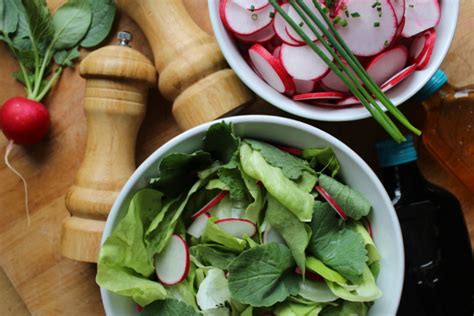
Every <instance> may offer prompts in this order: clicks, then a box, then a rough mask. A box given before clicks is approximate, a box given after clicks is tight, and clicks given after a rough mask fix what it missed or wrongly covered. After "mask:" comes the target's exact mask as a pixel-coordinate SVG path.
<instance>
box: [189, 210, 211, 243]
mask: <svg viewBox="0 0 474 316" xmlns="http://www.w3.org/2000/svg"><path fill="white" fill-rule="evenodd" d="M209 217H211V216H210V215H209V214H208V213H204V214H201V215H199V216H198V217H197V218H196V219H195V220H194V222H193V223H192V224H191V225H190V226H189V227H188V230H187V232H188V234H189V235H191V236H193V237H195V238H199V237H201V235H202V232H203V231H204V228H206V225H207V219H208V218H209Z"/></svg>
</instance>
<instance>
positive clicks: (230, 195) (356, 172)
mask: <svg viewBox="0 0 474 316" xmlns="http://www.w3.org/2000/svg"><path fill="white" fill-rule="evenodd" d="M403 275H404V253H403V242H402V236H401V232H400V227H399V223H398V219H397V216H396V214H395V211H394V208H393V206H392V204H391V201H390V199H389V197H388V195H387V193H386V191H385V190H384V188H383V186H382V184H381V183H380V181H379V180H378V178H377V176H376V175H375V174H374V172H373V171H372V170H371V169H370V168H369V166H368V165H367V164H366V163H365V162H364V161H363V160H362V159H361V158H360V157H359V156H358V155H357V154H356V153H355V152H354V151H352V150H351V149H350V148H349V147H347V146H346V145H344V144H343V143H342V142H340V141H339V140H337V139H336V138H334V137H332V136H330V135H329V134H327V133H325V132H323V131H321V130H319V129H317V128H315V127H312V126H310V125H307V124H304V123H301V122H298V121H294V120H290V119H286V118H280V117H274V116H262V115H249V116H239V117H230V118H226V119H223V120H219V121H215V122H210V123H207V124H204V125H201V126H198V127H195V128H193V129H191V130H189V131H186V132H184V133H182V134H181V135H179V136H177V137H175V138H173V139H172V140H170V141H169V142H167V143H166V144H165V145H163V146H162V147H160V148H159V149H158V150H156V151H155V152H154V153H153V154H151V155H150V157H149V158H148V159H146V160H145V161H144V162H143V164H142V165H141V166H140V167H139V168H138V169H137V170H136V171H135V173H134V174H133V175H132V176H131V177H130V179H129V180H128V182H127V183H126V184H125V186H124V187H123V189H122V191H121V192H120V194H119V196H118V198H117V200H116V202H115V204H114V206H113V208H112V210H111V213H110V215H109V217H108V220H107V224H106V227H105V231H104V236H103V243H102V248H101V253H100V258H99V263H98V274H97V282H98V284H99V285H100V286H101V294H102V300H103V304H104V308H105V311H106V314H107V315H145V316H146V315H269V314H274V315H318V314H320V315H352V314H357V315H361V316H362V315H384V316H385V315H395V313H396V311H397V307H398V303H399V299H400V295H401V290H402V285H403Z"/></svg>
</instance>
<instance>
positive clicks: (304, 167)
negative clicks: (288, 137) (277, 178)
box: [244, 139, 314, 180]
mask: <svg viewBox="0 0 474 316" xmlns="http://www.w3.org/2000/svg"><path fill="white" fill-rule="evenodd" d="M244 142H245V143H247V144H249V145H250V146H251V147H252V149H254V150H258V151H259V152H260V153H261V154H262V156H263V158H264V159H265V160H266V161H267V162H268V163H269V164H270V165H272V166H273V167H278V168H280V169H281V171H282V172H283V174H284V175H285V177H287V178H288V179H291V180H297V179H299V178H300V177H301V176H302V174H303V171H307V172H309V173H312V174H314V170H312V169H311V168H310V166H309V164H308V163H307V162H306V161H304V160H303V159H300V158H298V157H295V156H293V155H291V154H289V153H287V152H284V151H282V150H280V149H278V148H277V147H275V146H273V145H270V144H267V143H264V142H261V141H258V140H253V139H244Z"/></svg>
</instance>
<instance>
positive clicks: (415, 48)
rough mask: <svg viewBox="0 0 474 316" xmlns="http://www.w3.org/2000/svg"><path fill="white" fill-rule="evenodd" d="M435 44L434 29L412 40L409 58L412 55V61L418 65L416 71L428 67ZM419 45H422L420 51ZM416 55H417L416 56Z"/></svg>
mask: <svg viewBox="0 0 474 316" xmlns="http://www.w3.org/2000/svg"><path fill="white" fill-rule="evenodd" d="M423 39H424V40H423ZM435 42H436V31H435V30H434V29H430V30H428V31H426V32H424V33H423V34H421V35H419V36H417V37H416V38H415V39H414V40H413V42H412V47H411V48H410V57H411V56H412V55H413V59H412V60H413V62H414V63H416V64H418V68H417V69H424V68H425V67H426V66H427V65H428V63H429V61H430V59H431V55H432V54H433V49H434V45H435ZM421 44H423V48H421V51H420V49H419V46H420V45H421ZM416 53H418V55H417V54H416Z"/></svg>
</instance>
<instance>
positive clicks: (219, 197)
mask: <svg viewBox="0 0 474 316" xmlns="http://www.w3.org/2000/svg"><path fill="white" fill-rule="evenodd" d="M227 194H229V191H221V192H220V193H219V194H217V195H216V196H215V197H214V198H213V199H212V200H210V201H209V202H208V203H207V204H206V205H204V206H203V207H202V208H201V209H200V210H199V211H197V212H196V213H194V214H193V215H192V216H191V218H192V219H196V218H197V217H198V216H199V215H202V214H204V213H206V212H207V211H209V210H210V209H211V208H213V207H214V206H216V205H217V203H219V202H220V201H221V200H222V199H223V198H225V197H226V195H227Z"/></svg>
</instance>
